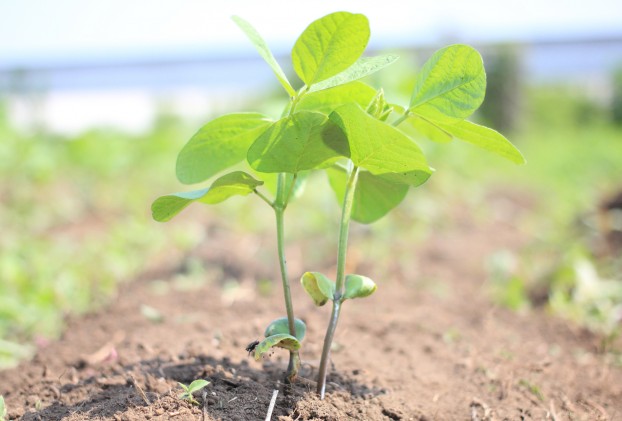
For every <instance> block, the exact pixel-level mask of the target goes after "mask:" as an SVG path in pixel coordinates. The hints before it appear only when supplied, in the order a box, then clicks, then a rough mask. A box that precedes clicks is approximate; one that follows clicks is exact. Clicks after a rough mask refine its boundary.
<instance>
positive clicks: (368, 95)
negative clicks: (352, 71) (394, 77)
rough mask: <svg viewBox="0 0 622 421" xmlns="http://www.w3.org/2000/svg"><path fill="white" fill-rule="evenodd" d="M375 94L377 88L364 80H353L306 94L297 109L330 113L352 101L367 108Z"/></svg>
mask: <svg viewBox="0 0 622 421" xmlns="http://www.w3.org/2000/svg"><path fill="white" fill-rule="evenodd" d="M375 95H376V90H375V89H374V88H372V87H371V86H369V85H366V84H364V83H363V82H351V83H348V84H346V85H340V86H336V87H334V88H331V89H326V90H323V91H318V92H311V93H309V94H306V95H304V96H303V97H302V98H301V99H300V102H298V105H297V106H296V111H303V110H307V111H316V112H320V113H323V114H327V115H328V114H330V113H331V112H332V111H333V110H334V109H335V108H337V107H339V106H340V105H343V104H348V103H351V102H354V103H356V104H359V105H360V106H361V107H362V108H366V107H367V105H368V104H369V103H370V101H371V100H373V99H374V96H375Z"/></svg>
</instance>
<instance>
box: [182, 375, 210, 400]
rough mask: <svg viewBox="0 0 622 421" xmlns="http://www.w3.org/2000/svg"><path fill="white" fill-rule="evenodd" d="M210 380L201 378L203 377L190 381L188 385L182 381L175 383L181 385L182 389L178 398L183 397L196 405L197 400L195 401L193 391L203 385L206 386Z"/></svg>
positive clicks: (201, 387)
mask: <svg viewBox="0 0 622 421" xmlns="http://www.w3.org/2000/svg"><path fill="white" fill-rule="evenodd" d="M209 383H210V382H208V381H207V380H203V379H198V380H195V381H193V382H192V383H190V385H188V386H186V385H185V384H183V383H179V382H178V383H177V384H178V385H179V386H181V388H182V389H184V393H181V394H180V395H179V399H183V400H186V401H188V402H190V403H192V404H195V405H198V404H199V402H197V401H196V400H195V399H194V396H193V394H194V392H198V391H199V390H201V389H203V388H204V387H205V386H207V385H208V384H209Z"/></svg>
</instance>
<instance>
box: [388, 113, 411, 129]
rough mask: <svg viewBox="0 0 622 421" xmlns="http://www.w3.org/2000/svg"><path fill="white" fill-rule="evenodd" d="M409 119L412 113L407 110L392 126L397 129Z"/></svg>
mask: <svg viewBox="0 0 622 421" xmlns="http://www.w3.org/2000/svg"><path fill="white" fill-rule="evenodd" d="M408 117H410V111H408V110H406V112H405V113H404V115H402V116H401V117H400V118H398V119H397V120H395V121H394V122H393V124H392V126H393V127H397V126H399V125H400V124H402V123H403V122H404V121H406V119H408Z"/></svg>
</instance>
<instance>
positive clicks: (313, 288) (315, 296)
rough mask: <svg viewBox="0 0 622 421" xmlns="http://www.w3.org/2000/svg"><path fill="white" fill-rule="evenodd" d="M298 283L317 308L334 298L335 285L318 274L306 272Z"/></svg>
mask: <svg viewBox="0 0 622 421" xmlns="http://www.w3.org/2000/svg"><path fill="white" fill-rule="evenodd" d="M300 283H301V284H302V287H303V288H304V289H305V291H306V292H307V294H309V296H310V297H311V299H312V300H313V302H314V303H315V305H316V306H318V307H321V306H323V305H324V304H326V303H327V302H328V300H332V299H333V297H334V296H335V284H334V283H333V282H332V281H331V280H330V279H328V278H327V277H326V276H325V275H323V274H321V273H320V272H306V273H305V274H304V275H302V278H300Z"/></svg>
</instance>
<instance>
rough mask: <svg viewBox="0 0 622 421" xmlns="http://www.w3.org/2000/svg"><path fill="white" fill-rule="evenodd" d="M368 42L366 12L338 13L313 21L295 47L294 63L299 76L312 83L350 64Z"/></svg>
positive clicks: (308, 84)
mask: <svg viewBox="0 0 622 421" xmlns="http://www.w3.org/2000/svg"><path fill="white" fill-rule="evenodd" d="M367 41H369V22H368V20H367V18H366V17H365V16H364V15H361V14H352V13H348V12H336V13H331V14H330V15H327V16H324V17H323V18H320V19H318V20H316V21H314V22H312V23H311V24H310V25H309V26H308V27H307V29H305V30H304V32H303V33H302V34H301V35H300V37H299V38H298V40H296V44H294V48H293V49H292V63H293V65H294V70H295V71H296V74H297V75H298V76H299V77H300V79H301V80H302V81H303V82H304V83H306V84H307V86H311V85H313V84H314V83H318V82H321V81H323V80H325V79H328V78H329V77H331V76H334V75H336V74H338V73H340V72H341V71H343V70H345V69H347V68H348V67H350V66H351V65H352V64H354V62H356V60H357V59H358V58H359V57H360V56H361V54H363V51H364V50H365V47H366V46H367Z"/></svg>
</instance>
